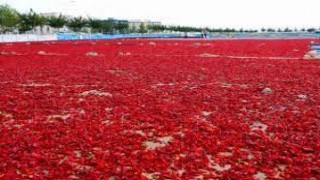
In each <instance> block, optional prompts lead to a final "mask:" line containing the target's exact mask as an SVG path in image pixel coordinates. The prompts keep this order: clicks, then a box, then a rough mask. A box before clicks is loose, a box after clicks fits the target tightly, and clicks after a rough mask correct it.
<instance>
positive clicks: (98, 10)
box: [0, 0, 320, 29]
mask: <svg viewBox="0 0 320 180" xmlns="http://www.w3.org/2000/svg"><path fill="white" fill-rule="evenodd" d="M0 4H8V5H10V6H12V7H13V8H16V9H17V10H18V11H21V12H26V11H28V10H29V9H30V8H32V9H33V10H35V11H36V12H39V13H44V12H61V13H63V14H67V15H73V16H80V15H81V16H90V17H94V18H108V17H113V18H118V19H128V20H137V19H140V20H154V21H161V22H162V23H163V24H166V25H187V26H197V27H210V28H227V27H229V28H237V29H239V28H244V29H261V28H263V27H264V28H269V27H270V28H286V27H289V28H298V29H300V28H309V27H316V28H319V27H320V0H0Z"/></svg>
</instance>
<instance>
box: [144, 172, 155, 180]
mask: <svg viewBox="0 0 320 180" xmlns="http://www.w3.org/2000/svg"><path fill="white" fill-rule="evenodd" d="M156 174H159V173H146V172H143V173H142V174H141V175H142V176H144V177H146V178H147V179H150V180H153V179H157V178H156V177H155V175H156Z"/></svg>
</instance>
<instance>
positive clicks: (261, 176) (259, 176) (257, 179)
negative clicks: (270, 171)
mask: <svg viewBox="0 0 320 180" xmlns="http://www.w3.org/2000/svg"><path fill="white" fill-rule="evenodd" d="M253 178H254V179H255V180H265V179H267V176H266V174H265V173H263V172H258V173H257V174H255V175H254V176H253Z"/></svg>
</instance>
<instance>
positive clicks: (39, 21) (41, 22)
mask: <svg viewBox="0 0 320 180" xmlns="http://www.w3.org/2000/svg"><path fill="white" fill-rule="evenodd" d="M36 21H37V22H36V25H37V26H40V30H41V33H43V27H44V26H45V25H47V24H48V18H47V17H45V16H41V15H37V17H36Z"/></svg>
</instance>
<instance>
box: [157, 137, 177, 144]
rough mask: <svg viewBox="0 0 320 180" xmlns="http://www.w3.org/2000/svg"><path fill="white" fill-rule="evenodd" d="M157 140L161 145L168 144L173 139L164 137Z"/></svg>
mask: <svg viewBox="0 0 320 180" xmlns="http://www.w3.org/2000/svg"><path fill="white" fill-rule="evenodd" d="M158 139H159V141H161V142H162V143H165V144H168V143H169V142H171V141H172V140H173V137H172V136H165V137H162V138H158Z"/></svg>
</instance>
